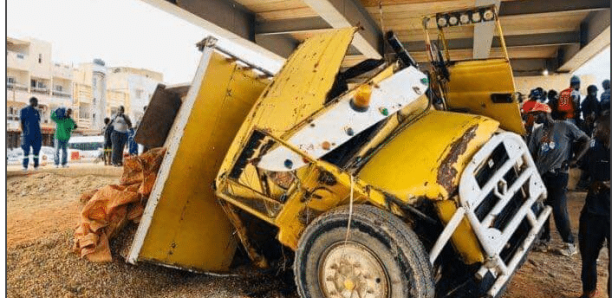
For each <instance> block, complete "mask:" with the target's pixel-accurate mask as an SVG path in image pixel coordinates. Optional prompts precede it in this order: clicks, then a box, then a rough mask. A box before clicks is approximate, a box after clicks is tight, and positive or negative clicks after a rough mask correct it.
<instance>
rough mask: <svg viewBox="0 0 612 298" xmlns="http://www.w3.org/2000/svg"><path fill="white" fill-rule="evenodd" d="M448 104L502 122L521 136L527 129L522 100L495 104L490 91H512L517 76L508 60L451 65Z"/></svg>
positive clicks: (501, 125)
mask: <svg viewBox="0 0 612 298" xmlns="http://www.w3.org/2000/svg"><path fill="white" fill-rule="evenodd" d="M449 71H450V81H449V82H448V83H447V87H448V92H447V93H446V97H447V104H448V107H449V108H450V109H460V110H461V109H467V110H468V112H469V113H473V114H477V115H484V116H487V117H490V118H493V119H495V120H497V121H499V123H500V127H501V128H502V129H505V130H508V131H512V132H515V133H518V134H521V135H524V134H525V128H524V126H523V122H522V120H521V113H520V111H519V103H518V100H517V99H516V98H513V102H511V103H493V101H492V100H491V94H494V93H497V94H513V93H514V92H515V91H516V90H515V88H514V77H513V76H512V68H511V67H510V62H508V60H506V59H488V60H474V61H460V62H456V63H455V64H454V65H452V66H450V67H449Z"/></svg>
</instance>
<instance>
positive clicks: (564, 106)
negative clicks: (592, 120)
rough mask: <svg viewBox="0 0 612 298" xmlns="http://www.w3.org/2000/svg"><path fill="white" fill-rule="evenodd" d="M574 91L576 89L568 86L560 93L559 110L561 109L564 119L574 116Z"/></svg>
mask: <svg viewBox="0 0 612 298" xmlns="http://www.w3.org/2000/svg"><path fill="white" fill-rule="evenodd" d="M572 91H574V89H572V88H567V89H565V90H563V91H561V93H559V100H558V101H557V111H559V113H560V114H561V116H563V118H564V119H573V118H574V100H573V98H572Z"/></svg>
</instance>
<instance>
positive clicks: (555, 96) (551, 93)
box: [546, 89, 559, 120]
mask: <svg viewBox="0 0 612 298" xmlns="http://www.w3.org/2000/svg"><path fill="white" fill-rule="evenodd" d="M546 97H548V102H547V104H548V106H549V107H550V109H551V110H552V112H551V113H550V115H551V116H552V118H553V119H555V120H557V119H559V115H558V114H559V113H558V112H557V105H558V104H559V93H558V92H557V91H556V90H553V89H550V90H548V94H547V95H546Z"/></svg>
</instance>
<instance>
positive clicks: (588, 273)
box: [578, 112, 610, 298]
mask: <svg viewBox="0 0 612 298" xmlns="http://www.w3.org/2000/svg"><path fill="white" fill-rule="evenodd" d="M593 138H594V140H593V141H592V142H591V147H590V149H589V151H588V152H587V154H586V156H585V158H584V159H583V160H582V165H581V167H582V169H583V170H584V171H586V172H588V173H589V175H590V176H591V178H592V179H591V185H590V187H589V192H588V194H587V197H586V202H585V204H584V207H583V208H582V212H581V214H580V229H579V232H578V239H579V245H580V255H581V256H582V275H581V278H582V292H583V294H582V296H580V297H581V298H593V297H595V296H596V295H597V257H598V256H599V251H600V250H601V249H602V248H603V245H604V242H606V241H607V242H608V255H610V114H608V112H605V113H604V114H602V115H601V116H600V117H599V118H598V119H597V121H596V122H595V130H594V131H593ZM608 270H609V269H608ZM609 278H610V277H609V276H608V289H609V288H610V280H609Z"/></svg>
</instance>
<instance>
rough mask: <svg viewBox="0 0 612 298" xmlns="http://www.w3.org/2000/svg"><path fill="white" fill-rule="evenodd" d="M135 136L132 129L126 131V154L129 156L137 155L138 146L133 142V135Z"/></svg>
mask: <svg viewBox="0 0 612 298" xmlns="http://www.w3.org/2000/svg"><path fill="white" fill-rule="evenodd" d="M135 134H136V131H135V130H134V128H133V127H132V128H130V129H128V142H127V147H128V154H130V155H138V144H136V142H134V135H135Z"/></svg>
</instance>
